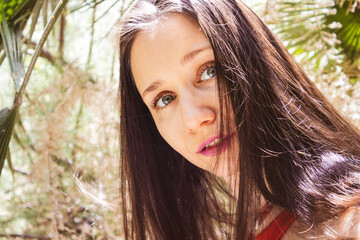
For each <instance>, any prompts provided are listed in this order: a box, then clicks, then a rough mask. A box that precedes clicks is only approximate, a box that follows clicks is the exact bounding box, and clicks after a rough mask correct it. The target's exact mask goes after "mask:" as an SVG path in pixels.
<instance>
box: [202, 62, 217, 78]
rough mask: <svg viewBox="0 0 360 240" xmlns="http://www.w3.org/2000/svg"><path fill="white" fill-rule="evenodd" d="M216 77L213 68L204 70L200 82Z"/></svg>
mask: <svg viewBox="0 0 360 240" xmlns="http://www.w3.org/2000/svg"><path fill="white" fill-rule="evenodd" d="M215 76H216V69H215V66H211V67H208V68H206V69H205V71H204V72H202V73H201V76H200V80H201V81H206V80H209V79H211V78H213V77H215Z"/></svg>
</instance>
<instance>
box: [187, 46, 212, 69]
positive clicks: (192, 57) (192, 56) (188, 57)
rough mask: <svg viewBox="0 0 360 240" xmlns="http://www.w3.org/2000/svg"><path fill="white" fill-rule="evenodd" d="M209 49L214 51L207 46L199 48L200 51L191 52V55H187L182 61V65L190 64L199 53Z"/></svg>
mask: <svg viewBox="0 0 360 240" xmlns="http://www.w3.org/2000/svg"><path fill="white" fill-rule="evenodd" d="M207 49H212V48H211V46H210V45H209V46H205V47H202V48H199V49H196V50H194V51H191V52H189V53H187V54H186V55H185V56H184V57H183V58H182V59H181V61H180V63H181V64H182V65H184V64H186V63H188V62H189V61H190V60H192V59H194V58H195V56H196V55H198V54H199V53H201V52H202V51H205V50H207Z"/></svg>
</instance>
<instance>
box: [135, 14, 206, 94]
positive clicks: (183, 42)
mask: <svg viewBox="0 0 360 240" xmlns="http://www.w3.org/2000/svg"><path fill="white" fill-rule="evenodd" d="M209 45H210V43H209V41H208V39H207V37H206V36H205V34H204V32H203V31H202V29H201V28H200V26H199V25H198V24H197V23H196V22H195V21H194V20H192V19H191V18H190V17H188V16H186V15H184V14H180V13H171V14H168V15H166V16H165V17H163V18H161V19H160V20H159V21H157V22H156V24H155V25H154V26H152V27H151V28H149V29H146V30H142V31H140V32H139V33H138V34H137V36H136V37H135V40H134V43H133V46H132V49H131V62H130V64H131V68H132V72H133V75H134V78H135V82H136V85H137V87H138V89H139V88H141V86H140V87H139V85H141V84H139V82H143V80H144V78H146V79H147V80H148V79H153V78H160V77H161V75H162V73H165V72H166V71H170V70H172V68H173V67H176V66H178V65H179V64H181V59H182V58H183V57H184V55H186V53H188V52H190V51H192V50H194V49H198V48H202V47H205V46H209ZM139 90H141V89H139Z"/></svg>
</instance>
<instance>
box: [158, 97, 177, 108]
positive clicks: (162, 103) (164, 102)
mask: <svg viewBox="0 0 360 240" xmlns="http://www.w3.org/2000/svg"><path fill="white" fill-rule="evenodd" d="M174 99H175V96H174V95H164V96H162V97H160V98H159V99H158V100H157V101H156V102H155V107H158V108H163V107H165V106H166V105H168V104H170V103H171V102H172V100H174Z"/></svg>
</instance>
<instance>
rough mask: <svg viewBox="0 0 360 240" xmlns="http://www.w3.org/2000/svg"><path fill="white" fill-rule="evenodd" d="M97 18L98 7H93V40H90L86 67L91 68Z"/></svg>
mask: <svg viewBox="0 0 360 240" xmlns="http://www.w3.org/2000/svg"><path fill="white" fill-rule="evenodd" d="M95 17H96V5H95V6H94V7H93V14H92V20H91V39H90V46H89V54H88V58H87V62H86V67H87V68H89V66H90V62H91V55H92V49H93V45H94V35H95Z"/></svg>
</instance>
